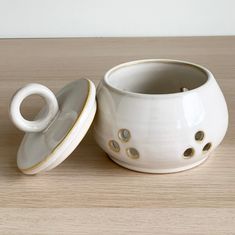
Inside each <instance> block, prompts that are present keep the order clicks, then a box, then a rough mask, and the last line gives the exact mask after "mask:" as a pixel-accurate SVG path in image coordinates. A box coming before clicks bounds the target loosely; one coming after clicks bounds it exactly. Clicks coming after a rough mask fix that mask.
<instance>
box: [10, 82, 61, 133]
mask: <svg viewBox="0 0 235 235" xmlns="http://www.w3.org/2000/svg"><path fill="white" fill-rule="evenodd" d="M30 95H40V96H41V97H43V98H44V99H45V101H46V105H47V112H45V113H44V114H43V116H41V117H40V119H37V120H33V121H28V120H26V119H25V118H24V117H23V116H22V114H21V112H20V106H21V104H22V102H23V100H24V99H25V98H27V97H28V96H30ZM58 111H59V107H58V102H57V99H56V97H55V95H54V94H53V92H52V91H51V90H50V89H48V88H47V87H45V86H43V85H41V84H36V83H30V84H27V85H26V86H24V87H22V88H21V89H19V90H18V91H17V92H16V93H15V95H14V96H13V97H12V101H11V105H10V118H11V120H12V122H13V123H14V124H15V125H16V126H17V127H18V128H19V129H20V130H22V131H25V132H39V131H42V130H44V129H46V128H47V127H48V126H49V124H50V123H51V121H52V120H53V119H54V118H55V116H56V114H57V113H58Z"/></svg>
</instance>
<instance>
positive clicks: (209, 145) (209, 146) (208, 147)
mask: <svg viewBox="0 0 235 235" xmlns="http://www.w3.org/2000/svg"><path fill="white" fill-rule="evenodd" d="M211 147H212V144H211V143H207V144H206V145H205V146H204V147H203V149H202V151H203V152H207V151H209V150H210V149H211Z"/></svg>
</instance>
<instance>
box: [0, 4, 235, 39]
mask: <svg viewBox="0 0 235 235" xmlns="http://www.w3.org/2000/svg"><path fill="white" fill-rule="evenodd" d="M191 35H235V0H0V37H1V38H5V37H7V38H8V37H67V36H68V37H84V36H92V37H93V36H104V37H106V36H191Z"/></svg>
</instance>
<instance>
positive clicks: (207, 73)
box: [103, 59, 214, 98]
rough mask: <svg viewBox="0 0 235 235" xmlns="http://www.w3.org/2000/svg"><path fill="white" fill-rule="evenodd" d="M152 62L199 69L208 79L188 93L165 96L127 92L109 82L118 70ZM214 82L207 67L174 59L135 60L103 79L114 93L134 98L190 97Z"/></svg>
mask: <svg viewBox="0 0 235 235" xmlns="http://www.w3.org/2000/svg"><path fill="white" fill-rule="evenodd" d="M152 62H156V63H158V62H161V63H168V64H183V65H187V66H190V67H193V68H196V69H199V70H200V71H201V72H203V73H204V74H205V75H206V77H207V79H206V81H205V82H204V83H203V84H202V85H200V86H198V87H196V88H193V89H190V90H188V91H187V92H174V93H164V94H147V93H137V92H131V91H126V90H122V89H119V88H117V87H115V86H113V85H111V84H110V82H109V81H108V78H109V77H110V75H111V74H112V73H113V72H115V71H116V70H119V69H121V68H123V67H128V66H132V65H136V64H144V63H152ZM212 80H214V76H213V74H212V73H211V72H210V71H209V70H208V69H207V68H205V67H203V66H201V65H198V64H195V63H191V62H188V61H183V60H173V59H142V60H134V61H129V62H126V63H122V64H119V65H117V66H114V67H112V68H111V69H109V70H108V71H107V72H106V73H105V75H104V79H103V83H104V84H105V86H107V87H108V88H110V89H111V90H112V91H114V92H116V93H118V94H121V95H127V96H134V97H142V98H144V97H146V98H147V97H151V98H153V97H159V98H160V97H164V98H166V97H177V96H180V97H182V96H185V95H188V94H189V93H192V92H195V91H200V90H201V89H204V88H205V87H207V86H209V84H210V83H211V82H212Z"/></svg>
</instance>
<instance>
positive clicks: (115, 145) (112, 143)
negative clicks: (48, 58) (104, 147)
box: [109, 140, 120, 153]
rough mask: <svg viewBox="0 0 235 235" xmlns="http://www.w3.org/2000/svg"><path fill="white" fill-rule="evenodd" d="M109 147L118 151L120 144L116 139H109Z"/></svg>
mask: <svg viewBox="0 0 235 235" xmlns="http://www.w3.org/2000/svg"><path fill="white" fill-rule="evenodd" d="M109 147H110V148H111V150H112V151H114V152H116V153H118V152H119V151H120V146H119V144H118V142H117V141H115V140H110V141H109Z"/></svg>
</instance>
